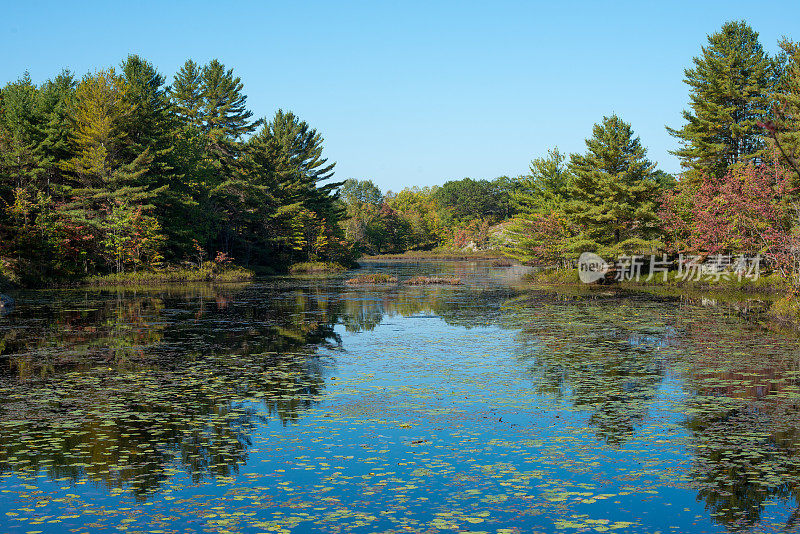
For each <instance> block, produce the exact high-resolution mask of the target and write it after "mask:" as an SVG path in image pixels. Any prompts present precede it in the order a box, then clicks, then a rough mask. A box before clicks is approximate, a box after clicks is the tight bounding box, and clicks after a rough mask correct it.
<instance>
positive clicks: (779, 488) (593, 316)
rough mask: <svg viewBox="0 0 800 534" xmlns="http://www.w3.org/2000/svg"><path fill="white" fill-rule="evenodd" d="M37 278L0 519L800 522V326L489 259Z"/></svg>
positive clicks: (140, 523)
mask: <svg viewBox="0 0 800 534" xmlns="http://www.w3.org/2000/svg"><path fill="white" fill-rule="evenodd" d="M363 270H366V271H382V272H391V273H394V274H396V275H397V276H398V277H399V278H400V279H401V281H402V280H403V279H405V278H408V277H411V276H415V275H419V274H447V275H456V276H459V277H460V278H461V279H462V281H463V282H464V284H463V285H462V286H455V287H436V286H429V287H409V286H403V285H400V286H397V287H384V288H381V287H364V288H353V287H349V286H347V285H345V284H344V283H343V282H344V279H345V278H346V276H343V277H334V278H325V279H302V278H283V279H271V280H267V281H260V282H255V283H251V284H247V285H223V286H209V285H202V286H189V287H159V288H149V289H136V290H134V289H126V290H120V291H116V290H113V291H112V290H85V289H79V290H61V291H35V292H34V291H30V292H20V293H17V294H15V295H14V297H15V298H16V299H17V302H18V304H17V307H16V308H15V309H14V310H13V312H11V313H10V314H8V315H6V316H4V317H2V318H0V353H1V354H2V356H1V357H0V532H2V533H16V532H20V533H25V532H48V533H49V532H54V533H61V532H74V533H82V532H115V531H122V532H129V533H133V532H151V533H157V532H253V533H255V532H429V533H434V532H491V533H500V534H503V533H513V532H520V533H533V532H562V533H569V534H571V533H573V532H618V533H622V532H625V533H628V532H630V533H633V532H637V533H638V532H648V533H652V532H662V533H670V532H727V531H733V532H786V531H794V530H800V509H798V505H799V503H800V455H798V451H800V435H798V429H800V418H799V417H798V415H799V414H800V387H799V385H800V350H799V348H800V345H799V344H798V340H797V339H796V338H795V337H792V336H789V335H787V334H780V333H773V332H770V331H768V330H766V329H764V328H763V327H760V326H758V325H757V324H756V323H754V322H753V321H745V320H743V319H742V318H741V317H739V316H738V315H737V314H736V313H731V310H730V309H729V308H726V307H715V306H704V305H702V303H695V302H693V301H688V300H685V299H683V300H682V299H674V298H673V299H667V298H655V297H651V296H647V295H644V294H630V293H609V292H599V291H598V292H592V293H588V294H567V295H565V294H561V295H559V294H554V293H548V292H544V291H531V290H525V289H524V287H521V286H520V284H519V283H517V282H518V280H517V279H518V276H519V272H518V271H517V270H516V269H514V268H512V269H509V268H500V267H492V266H491V265H490V264H489V263H467V262H464V263H433V262H431V263H419V264H412V263H383V264H369V265H368V266H367V267H366V268H365V269H363Z"/></svg>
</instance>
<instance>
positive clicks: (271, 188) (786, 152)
mask: <svg viewBox="0 0 800 534" xmlns="http://www.w3.org/2000/svg"><path fill="white" fill-rule="evenodd" d="M779 45H780V53H779V54H777V55H775V56H772V55H770V54H769V53H767V52H766V51H765V50H764V48H763V47H762V44H761V43H760V41H759V36H758V33H757V32H756V31H755V30H754V29H753V28H751V27H750V26H749V25H748V24H747V23H745V22H743V21H739V22H728V23H726V24H724V25H723V26H722V28H721V29H720V30H719V31H718V32H716V33H713V34H711V35H709V36H708V42H707V43H705V44H704V45H703V46H702V47H701V52H700V53H699V54H698V55H697V56H696V57H694V58H693V59H692V60H691V67H689V68H687V69H686V70H685V80H684V81H685V83H686V85H687V86H688V91H689V93H688V96H689V104H688V108H687V109H686V110H684V111H683V119H684V123H683V124H682V125H668V126H667V128H668V130H669V132H670V133H671V134H672V135H673V136H674V137H675V138H676V140H677V144H678V148H677V149H676V150H675V152H674V154H675V155H676V156H677V157H678V159H679V160H680V162H681V166H682V167H681V172H680V173H679V174H678V175H671V174H669V173H667V172H664V171H663V170H661V169H659V168H658V167H657V165H656V163H654V162H652V161H650V160H649V159H648V156H647V149H646V148H645V145H644V144H643V142H642V141H641V140H640V138H639V137H638V136H637V135H636V133H635V131H634V129H633V127H632V125H631V124H630V123H627V122H625V120H624V119H623V118H622V117H619V116H617V115H614V114H610V115H608V116H605V117H602V118H601V119H600V120H598V122H597V123H596V124H595V125H594V127H593V128H592V131H591V132H587V133H588V134H589V135H588V137H587V138H586V142H585V144H586V149H585V152H584V153H578V154H567V153H564V152H562V151H560V150H559V149H558V148H557V147H554V148H552V149H551V150H549V151H548V152H547V153H546V154H542V155H539V156H538V157H535V158H534V159H533V160H532V161H531V164H530V172H529V173H528V174H526V175H524V176H516V177H508V176H502V177H499V178H494V179H472V178H464V179H461V180H451V181H448V182H445V183H444V184H443V185H441V186H432V187H408V188H405V189H403V190H401V191H399V192H391V191H388V192H386V193H384V192H382V191H381V190H380V189H379V188H378V187H377V186H376V185H375V184H374V183H373V181H371V180H369V179H352V178H351V179H348V180H342V181H337V178H335V177H334V166H335V163H334V162H333V161H331V160H330V159H329V155H328V154H325V153H323V152H324V138H323V136H322V133H321V132H319V131H317V130H316V129H315V128H314V127H312V126H311V125H310V124H308V123H307V122H305V121H304V120H303V119H302V118H300V117H298V116H296V115H295V114H294V113H292V112H291V111H285V110H277V111H276V112H275V113H274V115H273V116H272V117H267V118H256V117H254V116H253V113H252V111H250V110H249V109H248V107H247V96H246V94H245V92H244V87H243V83H242V81H241V79H240V78H239V77H238V76H237V75H236V74H235V73H234V71H233V69H231V68H229V67H227V66H225V65H224V64H223V63H221V62H220V61H218V60H212V61H209V62H208V63H206V64H205V65H200V64H197V63H195V62H194V61H192V60H188V61H186V63H185V64H184V65H183V66H182V67H181V68H180V69H179V70H178V72H177V73H176V74H175V76H174V77H173V79H172V80H171V81H170V82H169V83H168V82H167V79H166V77H165V76H164V75H163V74H162V73H160V72H159V71H158V70H157V68H156V67H155V66H154V65H152V64H151V63H150V62H148V61H147V60H146V59H144V58H141V57H139V56H137V55H130V56H128V57H127V58H126V59H124V60H123V61H122V62H121V63H120V64H119V65H118V66H115V67H106V68H102V69H100V70H97V71H95V72H91V73H88V74H86V75H84V76H83V77H77V76H76V75H74V74H73V73H71V72H69V71H67V70H65V71H63V72H61V73H60V74H58V75H57V76H55V77H54V78H52V79H50V80H47V81H45V82H43V83H41V84H38V85H37V84H35V83H34V82H33V81H32V80H31V78H30V76H29V75H28V74H27V73H24V74H23V75H22V76H21V77H20V78H19V79H18V80H16V81H13V82H10V83H7V84H6V85H5V86H4V87H3V88H2V89H1V90H0V268H1V270H2V273H3V275H4V276H5V277H6V278H7V279H10V280H13V281H16V282H18V283H20V284H23V285H42V284H48V283H58V282H61V281H65V280H80V279H85V278H87V277H90V276H93V275H105V274H109V273H123V274H124V273H137V272H151V271H156V272H157V271H161V270H165V269H176V268H199V267H201V266H203V265H208V264H212V265H229V264H236V265H239V266H242V267H246V268H249V269H264V270H265V272H281V271H285V270H287V269H288V268H289V267H290V266H291V265H293V264H297V263H300V262H333V263H338V264H341V265H345V266H351V265H353V264H354V262H355V261H356V260H357V259H358V258H359V257H360V256H362V255H371V254H386V253H402V252H406V251H434V252H436V251H440V252H441V251H464V250H470V251H482V250H483V251H494V252H496V253H498V254H505V255H507V256H510V257H513V258H515V259H516V260H518V261H521V262H524V263H528V264H536V265H543V266H554V265H564V264H569V262H571V261H574V260H575V258H577V257H578V255H579V254H580V253H581V252H585V251H592V252H596V253H598V254H600V255H602V256H604V257H606V256H608V257H617V256H620V255H625V254H654V253H658V254H667V255H670V256H675V255H677V254H679V253H697V254H717V253H721V254H729V255H731V254H749V255H756V254H758V255H761V256H762V257H763V258H764V260H765V262H766V265H767V267H768V268H769V269H770V270H771V271H773V272H775V273H779V274H780V275H781V276H783V277H785V278H786V279H788V280H795V281H796V280H798V274H800V273H798V260H800V247H798V231H799V230H800V215H799V214H800V203H798V201H800V192H799V191H798V187H800V45H798V44H797V43H794V42H792V41H791V40H789V39H786V38H785V39H783V40H782V41H781V42H780V43H779Z"/></svg>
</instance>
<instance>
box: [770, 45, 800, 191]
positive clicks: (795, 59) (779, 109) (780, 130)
mask: <svg viewBox="0 0 800 534" xmlns="http://www.w3.org/2000/svg"><path fill="white" fill-rule="evenodd" d="M780 44H781V48H782V49H783V51H784V53H785V54H786V58H787V60H788V63H787V66H786V70H785V72H784V76H783V78H782V80H781V84H780V86H779V88H778V92H777V94H776V105H775V109H774V114H773V115H774V120H773V121H765V122H764V124H763V125H764V126H765V127H766V131H767V134H768V135H769V136H770V138H771V139H772V140H773V142H774V143H775V146H776V148H777V149H778V153H779V154H780V157H781V160H782V161H783V163H785V164H786V165H787V166H789V168H791V169H792V171H793V180H792V184H791V189H792V190H793V191H794V192H795V196H797V191H798V189H800V45H799V44H797V43H794V42H792V41H789V40H788V39H784V40H782V41H781V43H780Z"/></svg>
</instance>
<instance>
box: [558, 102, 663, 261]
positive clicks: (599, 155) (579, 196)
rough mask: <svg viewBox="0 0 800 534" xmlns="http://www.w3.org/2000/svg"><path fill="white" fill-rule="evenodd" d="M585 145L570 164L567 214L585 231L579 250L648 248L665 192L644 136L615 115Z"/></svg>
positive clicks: (598, 127)
mask: <svg viewBox="0 0 800 534" xmlns="http://www.w3.org/2000/svg"><path fill="white" fill-rule="evenodd" d="M586 146H587V148H588V150H587V152H586V154H584V155H578V154H575V155H573V156H572V158H571V161H570V170H571V172H572V174H573V178H572V180H571V184H570V188H569V197H570V199H569V201H568V202H567V204H566V212H567V214H568V215H569V218H570V220H571V221H572V222H573V223H574V224H576V225H577V226H578V227H579V228H581V229H582V233H581V235H580V237H579V239H578V240H577V241H576V242H575V245H576V247H578V248H580V247H585V246H587V245H589V246H592V247H594V248H597V246H598V245H599V246H600V247H602V246H616V250H615V251H614V252H616V253H618V254H619V253H627V252H632V251H629V250H627V249H628V248H629V247H639V246H643V247H646V246H647V245H646V243H645V241H646V240H648V239H650V238H651V237H652V234H653V230H654V229H655V222H656V209H657V204H656V202H657V198H658V194H659V191H660V188H659V186H658V183H657V182H656V181H655V179H654V176H653V170H654V169H655V165H654V164H653V163H651V162H650V161H649V160H648V159H647V157H646V150H645V149H644V147H642V144H641V141H640V140H639V137H637V136H635V135H634V133H633V129H632V128H631V125H630V124H628V123H626V122H624V121H623V120H622V119H620V118H619V117H617V116H616V115H612V116H610V117H603V120H602V122H601V123H600V124H595V125H594V127H593V128H592V137H590V138H589V139H587V140H586ZM592 243H594V244H592Z"/></svg>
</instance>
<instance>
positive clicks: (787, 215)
mask: <svg viewBox="0 0 800 534" xmlns="http://www.w3.org/2000/svg"><path fill="white" fill-rule="evenodd" d="M779 46H780V52H779V53H778V54H776V55H774V56H773V55H770V54H768V53H767V52H766V51H765V50H764V48H763V46H762V45H761V43H760V42H759V38H758V33H757V32H755V31H754V30H753V29H752V28H751V27H750V26H749V25H748V24H747V23H746V22H744V21H734V22H728V23H726V24H724V25H723V26H722V28H721V29H720V31H718V32H716V33H713V34H711V35H709V36H708V42H707V44H706V46H704V47H702V49H701V53H700V54H699V55H698V56H697V57H695V58H693V60H692V66H691V67H690V68H687V69H686V70H685V80H684V81H685V83H686V84H687V85H688V87H689V105H688V108H687V109H686V110H684V112H683V120H684V123H683V125H682V126H680V127H669V126H668V127H667V130H668V131H669V133H670V134H672V135H673V136H674V137H675V138H676V140H677V141H678V145H679V146H678V148H677V149H676V150H675V151H674V152H673V153H674V154H675V155H676V156H677V157H678V159H679V161H680V163H681V167H682V169H681V172H680V173H679V174H678V176H673V175H670V174H668V173H666V172H664V171H663V170H660V169H658V167H657V165H656V164H655V163H654V162H653V161H651V160H650V159H649V158H648V157H647V150H646V149H645V147H644V145H643V144H642V141H641V139H640V138H639V137H638V136H637V135H636V134H635V132H634V130H633V128H632V126H631V124H629V123H627V122H625V121H624V120H623V119H622V118H621V117H619V116H617V115H609V116H606V117H603V118H602V120H601V121H599V122H598V123H597V124H595V125H594V127H593V128H592V132H591V135H590V136H589V137H588V138H587V139H586V142H585V143H586V149H585V152H583V153H577V154H565V153H563V152H561V151H560V150H559V149H558V148H553V149H551V150H549V151H548V153H547V154H546V155H544V156H542V157H538V158H535V159H534V160H533V161H532V162H531V165H530V172H529V173H528V174H527V175H525V176H520V177H516V178H500V179H497V180H495V181H493V182H489V181H486V180H483V181H475V180H469V179H467V180H462V181H455V182H448V183H446V184H445V185H444V186H442V187H441V188H432V189H425V190H417V189H406V190H403V191H401V192H400V193H398V194H396V195H394V194H387V195H386V197H381V198H382V204H380V205H378V204H376V205H375V207H374V208H369V209H361V208H360V207H359V206H358V205H355V208H354V207H353V206H354V205H353V203H352V202H351V203H348V206H349V208H348V213H349V215H350V219H349V221H348V225H349V226H348V235H350V236H352V237H353V238H354V239H355V240H356V241H359V240H364V239H365V237H364V236H367V237H366V241H367V242H368V243H367V245H366V248H367V249H370V250H372V251H375V250H376V249H377V250H383V247H387V248H391V247H394V248H402V247H403V246H406V247H407V248H414V247H416V246H419V245H420V244H424V245H425V246H430V245H431V244H432V243H433V244H435V245H438V246H442V245H446V246H447V245H449V246H461V245H463V244H464V242H465V241H468V242H470V243H482V244H484V245H486V246H494V247H495V248H498V249H501V250H504V251H505V252H506V253H507V254H509V255H511V256H513V257H516V258H517V259H519V260H521V261H524V262H528V263H537V264H540V265H559V264H564V263H567V264H569V263H571V262H573V261H574V260H575V259H576V258H577V257H578V256H579V255H580V254H581V253H582V252H586V251H591V252H596V253H598V254H600V255H602V256H606V257H608V258H609V259H615V258H617V257H619V256H623V255H632V254H659V255H661V254H668V255H670V256H673V257H674V256H677V255H678V254H681V253H683V254H694V255H705V254H723V255H735V254H745V255H752V256H755V255H760V256H762V258H764V259H765V260H766V261H767V263H768V264H769V266H770V267H771V268H772V269H773V270H774V271H776V272H780V273H782V274H783V275H786V276H789V275H794V276H795V277H797V275H798V274H800V273H799V272H798V271H799V269H798V266H799V265H800V241H798V236H800V189H799V188H800V45H798V44H796V43H793V42H792V41H790V40H788V39H785V38H784V39H783V40H781V42H780V43H779ZM372 198H373V199H377V198H378V196H373V197H372ZM412 198H413V199H415V201H414V202H411V201H410V199H412ZM401 199H402V200H401ZM426 203H427V204H426ZM490 205H491V206H490ZM425 206H427V207H425ZM476 206H480V207H477V208H476ZM381 218H383V219H384V220H386V221H389V220H394V219H398V218H399V220H400V224H398V223H397V222H392V223H390V224H388V225H387V227H389V228H391V229H392V231H395V232H396V231H398V229H403V228H406V230H404V233H406V234H410V235H411V236H414V237H411V238H409V239H407V240H406V241H408V242H411V243H412V244H411V246H409V245H407V244H406V245H403V242H404V241H403V239H398V240H395V242H394V244H393V245H391V246H386V245H383V244H381V245H378V244H377V242H370V239H371V238H370V237H369V236H370V235H372V233H374V232H376V231H377V230H375V228H379V227H381V222H380V221H381ZM376 221H377V222H376ZM420 221H421V222H420ZM422 222H424V223H425V224H422ZM498 223H501V224H499V225H498ZM492 225H495V226H492ZM465 235H466V236H467V237H466V238H465V237H464V236H465ZM492 240H494V242H493V243H492ZM382 243H383V242H382Z"/></svg>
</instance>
